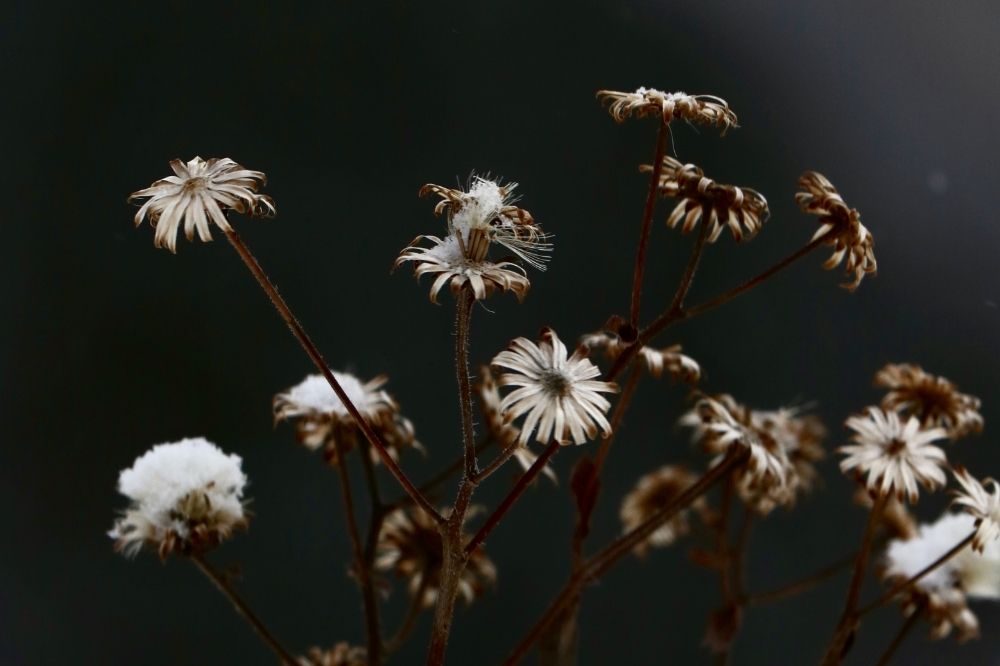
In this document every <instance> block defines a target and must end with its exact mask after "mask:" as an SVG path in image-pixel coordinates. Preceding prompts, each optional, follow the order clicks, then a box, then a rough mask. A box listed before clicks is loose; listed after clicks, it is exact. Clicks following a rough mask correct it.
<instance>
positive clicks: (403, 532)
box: [375, 507, 497, 608]
mask: <svg viewBox="0 0 1000 666" xmlns="http://www.w3.org/2000/svg"><path fill="white" fill-rule="evenodd" d="M443 562H444V559H443V550H442V541H441V533H440V532H439V531H438V528H437V525H436V523H435V522H434V521H433V520H432V519H431V518H430V517H429V516H428V515H427V514H426V513H424V512H423V511H422V510H421V509H419V508H416V507H414V508H407V509H397V510H395V511H393V512H392V513H390V514H389V515H388V516H386V518H385V521H384V522H383V523H382V531H381V532H380V533H379V538H378V547H377V551H376V557H375V568H376V569H378V570H379V571H393V572H395V574H396V575H397V576H398V577H399V578H401V579H403V580H405V581H407V587H408V588H409V591H410V594H411V595H413V596H414V597H416V598H417V599H419V600H420V604H421V605H422V606H423V607H424V608H430V607H431V606H433V605H434V603H435V602H436V601H437V595H438V591H439V590H440V587H441V567H442V564H443ZM496 579H497V570H496V567H495V566H494V565H493V562H491V561H490V559H489V558H488V557H487V556H486V552H485V551H484V550H483V548H482V546H478V547H477V548H476V549H475V550H473V551H472V553H470V554H469V559H468V564H467V566H466V567H465V570H464V571H463V572H462V579H461V581H460V582H459V588H458V589H459V594H460V595H461V596H462V598H464V599H465V601H466V603H472V601H473V600H474V599H476V598H477V597H481V596H482V595H483V594H484V593H485V592H486V588H488V587H492V586H493V585H494V584H495V583H496Z"/></svg>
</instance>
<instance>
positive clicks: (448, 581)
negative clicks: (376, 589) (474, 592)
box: [427, 477, 475, 666]
mask: <svg viewBox="0 0 1000 666" xmlns="http://www.w3.org/2000/svg"><path fill="white" fill-rule="evenodd" d="M474 490H475V486H474V485H473V483H472V480H471V479H470V478H469V477H465V478H463V479H462V482H461V484H460V485H459V488H458V497H456V498H455V506H454V507H452V510H451V514H450V515H449V516H448V520H447V522H446V523H445V525H444V526H443V527H442V528H441V553H442V564H441V584H440V587H439V590H438V596H437V605H436V606H435V607H434V624H433V627H432V629H431V642H430V647H429V648H428V650H427V666H441V664H443V663H444V656H445V651H446V650H447V648H448V636H449V635H450V634H451V623H452V619H453V617H454V614H455V600H456V599H457V598H458V587H459V584H460V583H461V580H462V572H463V571H464V570H465V565H466V563H467V561H468V560H467V558H466V556H465V548H464V547H463V545H464V544H463V543H462V526H463V525H464V524H465V515H466V513H467V512H468V510H469V503H470V502H471V501H472V493H473V491H474Z"/></svg>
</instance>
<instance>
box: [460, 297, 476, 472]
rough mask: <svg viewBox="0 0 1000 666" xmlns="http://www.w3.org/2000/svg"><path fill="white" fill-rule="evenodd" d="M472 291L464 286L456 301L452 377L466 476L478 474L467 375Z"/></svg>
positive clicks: (470, 396) (470, 388)
mask: <svg viewBox="0 0 1000 666" xmlns="http://www.w3.org/2000/svg"><path fill="white" fill-rule="evenodd" d="M473 303H475V299H474V298H473V295H472V291H470V290H469V289H463V290H462V291H461V292H460V293H459V295H458V300H457V301H456V303H455V376H456V378H457V379H458V402H459V406H460V407H461V412H462V441H463V443H464V445H465V446H464V448H463V453H464V457H465V476H466V477H467V478H469V479H474V478H475V477H476V475H478V474H479V463H478V461H477V460H476V434H475V429H474V424H473V421H472V381H471V380H470V378H469V327H470V324H471V323H472V305H473Z"/></svg>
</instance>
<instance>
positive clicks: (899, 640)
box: [875, 603, 926, 666]
mask: <svg viewBox="0 0 1000 666" xmlns="http://www.w3.org/2000/svg"><path fill="white" fill-rule="evenodd" d="M925 606H926V604H924V603H921V604H919V605H918V606H917V608H915V609H914V610H913V612H912V613H910V617H908V618H906V621H905V622H903V626H901V627H900V628H899V631H897V632H896V635H895V636H894V637H893V639H892V642H891V643H889V647H887V648H886V649H885V652H883V653H882V656H881V657H879V660H878V663H877V664H876V665H875V666H889V662H890V661H891V660H892V656H893V655H894V654H896V650H898V649H899V646H900V645H902V644H903V641H904V640H905V639H906V636H907V635H908V634H909V633H910V630H911V629H913V627H914V625H916V624H917V620H919V619H920V616H921V615H922V614H923V610H924V608H925Z"/></svg>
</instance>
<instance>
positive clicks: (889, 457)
mask: <svg viewBox="0 0 1000 666" xmlns="http://www.w3.org/2000/svg"><path fill="white" fill-rule="evenodd" d="M845 425H846V426H847V427H848V428H850V429H851V430H853V431H854V434H853V435H852V436H851V441H852V442H854V443H853V444H850V445H848V446H842V447H840V448H839V449H837V451H838V452H840V453H843V454H844V455H846V456H847V457H846V458H844V459H843V460H841V461H840V469H841V470H842V471H843V472H855V473H857V474H859V475H860V474H866V475H867V477H868V478H867V481H866V485H867V486H868V490H869V491H871V492H873V493H875V494H876V495H878V496H881V497H887V496H889V495H896V496H897V497H898V498H899V499H900V500H902V499H903V498H904V497H905V498H907V499H908V500H909V501H910V503H911V504H912V503H914V502H916V501H917V498H918V497H919V492H918V490H917V484H920V485H923V486H924V487H925V488H926V489H927V490H935V489H936V488H938V487H940V486H943V485H944V484H945V481H946V479H945V475H944V471H943V470H942V467H943V466H944V465H945V464H947V459H946V457H945V455H944V451H942V450H941V449H940V448H938V447H936V446H934V445H932V444H931V442H934V441H936V440H939V439H944V438H945V437H947V433H945V431H944V430H943V429H941V428H929V429H926V430H925V429H922V428H921V426H920V422H919V421H918V420H917V419H916V418H914V417H910V418H909V419H908V420H907V421H906V422H905V423H904V422H903V421H902V420H901V419H900V417H899V414H897V413H896V412H885V411H883V410H882V409H880V408H878V407H869V408H867V409H866V410H865V412H864V414H861V415H858V416H852V417H850V418H848V419H847V421H846V423H845Z"/></svg>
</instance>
